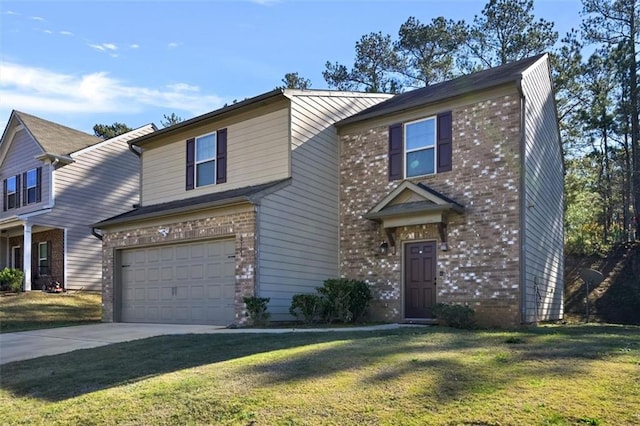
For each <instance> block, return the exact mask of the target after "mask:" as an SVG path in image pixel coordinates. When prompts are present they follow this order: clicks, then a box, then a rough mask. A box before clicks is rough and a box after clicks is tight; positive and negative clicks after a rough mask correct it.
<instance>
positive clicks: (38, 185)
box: [36, 167, 42, 203]
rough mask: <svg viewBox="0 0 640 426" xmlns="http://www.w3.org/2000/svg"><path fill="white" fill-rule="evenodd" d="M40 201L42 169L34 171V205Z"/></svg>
mask: <svg viewBox="0 0 640 426" xmlns="http://www.w3.org/2000/svg"><path fill="white" fill-rule="evenodd" d="M40 201H42V167H38V168H37V169H36V203H39V202H40Z"/></svg>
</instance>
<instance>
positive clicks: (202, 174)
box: [196, 161, 216, 186]
mask: <svg viewBox="0 0 640 426" xmlns="http://www.w3.org/2000/svg"><path fill="white" fill-rule="evenodd" d="M215 171H216V162H215V161H207V162H206V163H200V164H198V165H197V166H196V186H203V185H211V184H212V183H215V179H214V177H215Z"/></svg>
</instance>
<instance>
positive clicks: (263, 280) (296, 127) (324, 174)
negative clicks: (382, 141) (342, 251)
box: [258, 92, 387, 320]
mask: <svg viewBox="0 0 640 426" xmlns="http://www.w3.org/2000/svg"><path fill="white" fill-rule="evenodd" d="M386 98H387V97H385V96H384V95H382V96H379V97H374V96H371V95H361V96H360V95H358V94H349V95H344V96H335V95H332V96H329V95H326V96H322V95H321V94H319V95H305V94H299V92H298V94H294V95H292V100H291V173H292V178H293V180H292V184H291V185H290V186H288V187H286V188H284V189H283V190H281V191H278V192H276V193H274V194H271V195H269V196H267V197H266V198H265V199H263V200H262V202H261V205H260V207H259V208H260V213H259V215H258V217H259V223H258V230H259V231H258V232H259V237H258V238H259V244H260V251H259V254H258V256H259V259H258V267H259V270H258V280H259V285H258V287H259V288H258V291H259V294H260V296H261V297H269V298H270V299H271V300H270V302H269V311H270V312H271V313H272V315H273V319H274V320H284V319H288V318H289V316H288V309H289V306H290V304H291V296H292V295H293V294H297V293H311V292H314V291H315V288H316V287H320V286H322V284H323V282H324V280H326V279H328V278H336V277H338V275H339V267H338V228H339V215H338V208H339V203H338V197H339V192H338V190H339V172H338V163H339V162H338V155H339V148H338V137H337V134H336V130H335V127H334V126H333V124H334V123H335V122H337V121H339V120H341V119H343V118H345V117H347V116H350V115H352V114H355V113H357V112H359V111H361V110H362V109H365V108H367V107H369V106H372V105H375V104H376V103H378V102H381V101H382V100H384V99H386Z"/></svg>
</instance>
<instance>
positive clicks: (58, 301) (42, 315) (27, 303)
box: [0, 291, 102, 333]
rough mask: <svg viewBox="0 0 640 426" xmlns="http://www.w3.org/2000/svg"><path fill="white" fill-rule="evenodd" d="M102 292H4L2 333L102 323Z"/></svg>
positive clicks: (0, 320)
mask: <svg viewBox="0 0 640 426" xmlns="http://www.w3.org/2000/svg"><path fill="white" fill-rule="evenodd" d="M101 302H102V299H101V295H100V293H95V292H91V293H88V292H84V293H75V294H73V293H43V292H41V291H31V292H25V293H4V294H2V295H1V296H0V333H9V332H14V331H26V330H37V329H40V328H54V327H65V326H70V325H81V324H90V323H95V322H99V321H100V319H101V315H102V307H101Z"/></svg>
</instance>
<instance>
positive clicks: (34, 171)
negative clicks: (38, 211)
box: [22, 169, 38, 204]
mask: <svg viewBox="0 0 640 426" xmlns="http://www.w3.org/2000/svg"><path fill="white" fill-rule="evenodd" d="M31 172H33V174H34V175H35V182H36V183H35V184H34V185H33V186H29V184H28V182H29V173H31ZM26 176H27V179H26V182H25V183H24V186H25V187H26V188H27V197H26V198H27V199H26V200H22V203H23V204H35V203H36V202H37V201H36V200H35V199H34V200H33V201H32V202H29V190H30V189H35V191H36V192H37V191H38V170H37V169H31V170H27V175H26Z"/></svg>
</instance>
